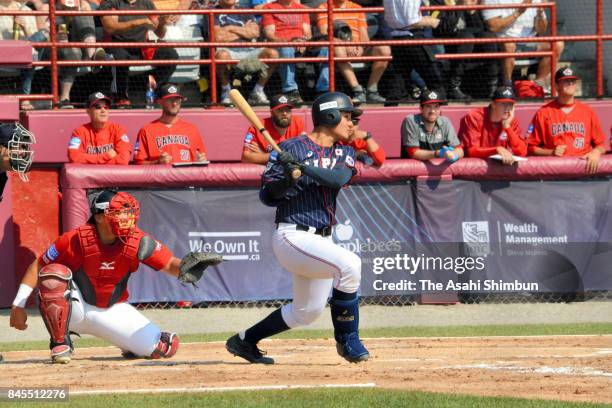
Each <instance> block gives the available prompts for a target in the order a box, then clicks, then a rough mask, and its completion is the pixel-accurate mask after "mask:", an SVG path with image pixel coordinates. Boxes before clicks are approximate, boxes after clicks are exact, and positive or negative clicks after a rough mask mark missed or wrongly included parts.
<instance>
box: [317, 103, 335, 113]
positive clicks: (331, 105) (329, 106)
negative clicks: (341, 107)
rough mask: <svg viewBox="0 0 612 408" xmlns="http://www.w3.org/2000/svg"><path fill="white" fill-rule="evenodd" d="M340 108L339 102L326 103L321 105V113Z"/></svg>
mask: <svg viewBox="0 0 612 408" xmlns="http://www.w3.org/2000/svg"><path fill="white" fill-rule="evenodd" d="M337 107H338V101H331V102H325V103H322V104H320V105H319V111H324V110H327V109H334V108H337Z"/></svg>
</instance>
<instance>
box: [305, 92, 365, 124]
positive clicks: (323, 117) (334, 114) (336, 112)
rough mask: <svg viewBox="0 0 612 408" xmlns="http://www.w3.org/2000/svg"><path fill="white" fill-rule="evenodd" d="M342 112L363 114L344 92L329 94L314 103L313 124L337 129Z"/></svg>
mask: <svg viewBox="0 0 612 408" xmlns="http://www.w3.org/2000/svg"><path fill="white" fill-rule="evenodd" d="M342 112H361V110H360V109H357V108H355V106H354V105H353V101H352V100H351V98H349V96H348V95H346V94H344V93H342V92H327V93H325V94H323V95H321V96H319V97H318V98H317V99H315V101H314V102H313V103H312V122H313V123H314V125H315V126H327V127H336V126H337V125H338V123H340V120H341V119H342Z"/></svg>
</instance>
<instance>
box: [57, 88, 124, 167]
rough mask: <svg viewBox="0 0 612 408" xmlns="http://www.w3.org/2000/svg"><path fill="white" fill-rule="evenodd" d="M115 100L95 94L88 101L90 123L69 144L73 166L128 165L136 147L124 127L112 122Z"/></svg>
mask: <svg viewBox="0 0 612 408" xmlns="http://www.w3.org/2000/svg"><path fill="white" fill-rule="evenodd" d="M110 105H111V99H110V98H109V97H108V96H106V95H104V94H103V93H102V92H94V93H92V94H91V95H89V98H88V99H87V114H88V115H89V123H86V124H84V125H83V126H80V127H78V128H76V129H75V130H73V131H72V136H71V137H70V142H69V143H68V159H69V160H70V162H71V163H84V164H128V163H129V161H130V158H131V157H132V145H131V144H130V139H129V138H128V136H127V134H126V133H125V130H124V129H123V126H121V125H118V124H116V123H112V122H109V121H108V111H109V109H110Z"/></svg>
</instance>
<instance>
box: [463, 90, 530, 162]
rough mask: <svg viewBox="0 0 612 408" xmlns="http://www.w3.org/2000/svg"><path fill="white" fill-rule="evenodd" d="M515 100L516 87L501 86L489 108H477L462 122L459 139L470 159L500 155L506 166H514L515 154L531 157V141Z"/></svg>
mask: <svg viewBox="0 0 612 408" xmlns="http://www.w3.org/2000/svg"><path fill="white" fill-rule="evenodd" d="M515 99H516V98H515V95H514V91H513V90H512V87H507V86H502V87H499V88H497V89H496V90H495V92H494V93H493V102H492V103H491V104H490V105H489V106H486V107H484V108H477V109H474V110H472V111H471V112H469V113H468V114H467V115H465V116H464V117H463V119H461V126H460V128H459V139H460V140H461V142H462V144H463V146H465V148H466V150H467V155H468V156H469V157H480V158H487V157H489V156H492V155H495V154H499V155H500V156H501V159H502V163H503V164H513V163H514V162H515V161H516V159H515V158H514V156H513V155H516V156H522V157H524V156H526V155H527V141H526V140H525V139H523V137H522V133H521V128H520V125H519V122H518V120H517V119H516V118H515V117H514V103H515Z"/></svg>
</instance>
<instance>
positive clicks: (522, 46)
mask: <svg viewBox="0 0 612 408" xmlns="http://www.w3.org/2000/svg"><path fill="white" fill-rule="evenodd" d="M539 3H542V0H484V3H483V4H486V5H496V4H539ZM482 15H483V17H484V19H485V20H486V23H487V25H488V26H489V29H490V30H491V31H493V32H494V33H497V35H498V36H500V37H511V38H519V37H536V36H543V35H545V34H546V30H547V28H548V21H547V19H546V13H545V12H544V9H543V8H508V9H491V10H483V11H482ZM554 44H555V49H556V51H557V58H558V57H559V56H560V55H561V53H562V52H563V42H561V41H557V42H555V43H554ZM502 48H503V51H504V52H525V51H549V50H550V43H548V42H542V43H533V42H532V43H504V44H502ZM502 68H503V69H502V71H503V80H504V84H505V85H508V84H510V83H511V82H512V71H513V70H514V58H504V60H503V66H502ZM549 74H550V57H544V58H542V59H541V60H540V63H539V64H538V73H537V75H536V80H535V82H536V83H537V84H538V85H540V86H541V87H542V88H543V89H544V90H545V92H546V93H548V94H550V86H549V84H548V78H549Z"/></svg>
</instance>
